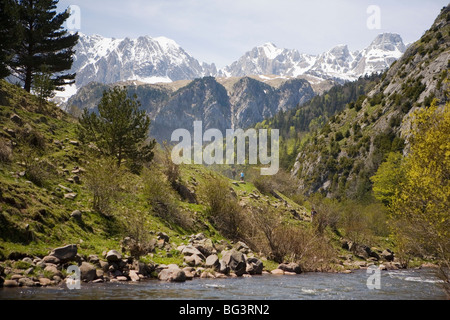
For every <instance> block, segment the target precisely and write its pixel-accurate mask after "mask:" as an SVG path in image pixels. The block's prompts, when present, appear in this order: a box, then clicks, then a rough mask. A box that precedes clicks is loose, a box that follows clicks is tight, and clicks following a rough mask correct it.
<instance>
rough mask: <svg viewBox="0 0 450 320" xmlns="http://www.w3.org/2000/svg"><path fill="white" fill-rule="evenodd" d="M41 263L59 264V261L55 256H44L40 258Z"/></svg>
mask: <svg viewBox="0 0 450 320" xmlns="http://www.w3.org/2000/svg"><path fill="white" fill-rule="evenodd" d="M42 262H43V263H51V264H59V263H60V260H59V259H58V258H57V257H55V256H45V257H44V258H42Z"/></svg>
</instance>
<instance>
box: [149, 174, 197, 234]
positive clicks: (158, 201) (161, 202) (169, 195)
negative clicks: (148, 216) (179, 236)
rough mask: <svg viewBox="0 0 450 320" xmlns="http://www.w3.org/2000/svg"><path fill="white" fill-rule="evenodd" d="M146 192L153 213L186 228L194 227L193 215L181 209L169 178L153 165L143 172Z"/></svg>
mask: <svg viewBox="0 0 450 320" xmlns="http://www.w3.org/2000/svg"><path fill="white" fill-rule="evenodd" d="M143 180H144V182H145V186H144V194H145V197H146V199H147V201H148V202H149V203H150V205H151V206H152V213H153V214H154V215H156V216H157V217H160V218H162V219H163V220H165V221H167V222H169V223H174V224H177V225H178V226H180V227H181V228H183V229H185V230H190V229H192V227H193V221H192V219H191V217H190V216H189V215H188V214H187V213H185V212H183V211H182V210H180V209H179V207H178V204H177V201H176V193H175V190H174V189H173V188H172V186H171V183H170V182H169V181H168V178H167V177H166V176H165V175H164V174H163V173H162V172H161V170H160V169H159V168H158V167H157V166H156V165H153V166H151V167H150V168H149V169H146V170H145V171H144V172H143Z"/></svg>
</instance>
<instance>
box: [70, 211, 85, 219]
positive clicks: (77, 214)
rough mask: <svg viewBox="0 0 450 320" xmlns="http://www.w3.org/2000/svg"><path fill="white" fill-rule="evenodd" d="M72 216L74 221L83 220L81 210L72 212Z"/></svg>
mask: <svg viewBox="0 0 450 320" xmlns="http://www.w3.org/2000/svg"><path fill="white" fill-rule="evenodd" d="M70 216H71V217H72V218H74V219H77V220H81V218H82V216H83V213H82V212H81V211H80V210H75V211H72V213H71V214H70Z"/></svg>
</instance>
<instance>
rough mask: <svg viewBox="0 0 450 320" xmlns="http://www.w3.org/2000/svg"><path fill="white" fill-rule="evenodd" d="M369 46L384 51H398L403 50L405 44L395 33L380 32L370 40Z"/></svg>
mask: <svg viewBox="0 0 450 320" xmlns="http://www.w3.org/2000/svg"><path fill="white" fill-rule="evenodd" d="M369 48H377V49H380V50H384V51H396V50H398V51H400V52H401V53H403V52H405V50H406V46H405V44H404V43H403V39H402V37H401V36H400V35H399V34H396V33H381V34H379V35H378V36H377V37H376V38H375V40H373V41H372V43H371V44H370V46H369Z"/></svg>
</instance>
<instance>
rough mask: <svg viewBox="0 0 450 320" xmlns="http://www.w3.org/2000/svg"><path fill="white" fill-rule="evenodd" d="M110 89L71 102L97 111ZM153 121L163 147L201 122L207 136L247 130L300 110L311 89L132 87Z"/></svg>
mask: <svg viewBox="0 0 450 320" xmlns="http://www.w3.org/2000/svg"><path fill="white" fill-rule="evenodd" d="M107 88H109V86H108V85H104V84H99V83H92V84H89V85H88V86H86V87H83V88H81V89H80V90H79V91H78V92H77V94H76V95H74V96H73V97H72V98H71V99H69V101H68V105H74V106H77V107H79V108H80V109H84V108H88V109H91V110H92V111H95V110H96V106H97V105H98V103H99V101H100V99H101V92H103V90H105V89H107ZM128 90H129V93H130V94H136V95H137V97H138V100H139V101H140V102H141V104H142V106H145V111H146V112H147V114H148V115H149V117H150V118H151V120H152V126H151V128H150V130H151V131H150V135H151V136H152V137H154V138H156V139H157V140H158V141H159V142H162V141H164V140H168V141H170V140H171V135H172V132H173V131H174V130H176V129H179V128H184V129H186V130H188V131H189V132H191V134H193V122H194V121H202V123H203V130H204V131H206V130H207V129H211V128H214V129H218V130H220V131H221V132H222V134H223V135H224V136H225V134H226V131H225V130H226V129H238V128H247V127H249V126H251V125H253V124H256V123H257V122H260V121H263V120H264V119H265V118H266V117H272V116H274V115H275V114H276V113H277V112H278V111H281V110H288V109H292V108H294V107H296V106H297V105H298V104H299V103H303V102H306V101H308V100H310V99H311V98H312V97H314V95H315V93H314V91H313V89H312V87H311V85H310V84H309V83H308V82H307V81H306V80H303V79H292V80H286V81H285V82H284V83H283V84H282V85H281V86H280V87H273V86H270V85H268V84H266V83H264V82H262V81H258V80H256V79H253V78H248V77H246V78H242V79H239V80H237V81H234V80H233V81H232V82H231V83H223V84H222V83H221V80H220V79H215V78H212V77H205V78H200V79H195V80H193V81H191V82H190V83H189V84H187V85H185V86H183V87H181V88H179V89H178V90H176V91H174V90H173V89H172V88H170V87H167V88H166V87H164V86H161V85H142V86H129V87H128Z"/></svg>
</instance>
